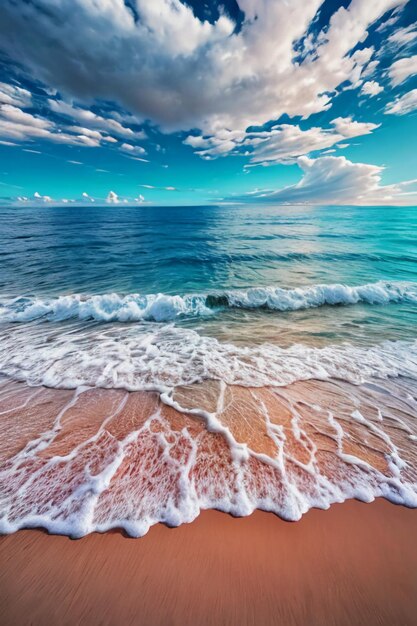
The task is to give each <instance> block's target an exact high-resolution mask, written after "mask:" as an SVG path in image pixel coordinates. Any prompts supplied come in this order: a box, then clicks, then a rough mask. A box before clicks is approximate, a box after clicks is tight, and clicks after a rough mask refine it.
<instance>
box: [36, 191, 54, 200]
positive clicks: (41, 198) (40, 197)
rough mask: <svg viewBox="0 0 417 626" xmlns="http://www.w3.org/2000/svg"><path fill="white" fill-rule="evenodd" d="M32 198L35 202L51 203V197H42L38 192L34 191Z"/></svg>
mask: <svg viewBox="0 0 417 626" xmlns="http://www.w3.org/2000/svg"><path fill="white" fill-rule="evenodd" d="M33 197H34V198H35V200H36V201H40V202H53V200H52V198H51V196H42V195H41V194H40V193H39V192H38V191H35V193H34V194H33Z"/></svg>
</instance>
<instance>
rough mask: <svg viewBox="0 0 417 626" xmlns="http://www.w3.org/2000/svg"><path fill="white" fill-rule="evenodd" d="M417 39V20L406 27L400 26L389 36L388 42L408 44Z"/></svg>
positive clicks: (399, 44)
mask: <svg viewBox="0 0 417 626" xmlns="http://www.w3.org/2000/svg"><path fill="white" fill-rule="evenodd" d="M416 39H417V22H414V24H410V25H409V26H405V27H404V28H398V29H397V30H396V31H395V32H393V33H392V34H391V35H390V36H389V37H388V43H390V44H394V45H397V46H408V45H409V44H411V43H413V42H414V41H415V40H416Z"/></svg>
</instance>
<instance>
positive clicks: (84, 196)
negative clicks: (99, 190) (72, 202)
mask: <svg viewBox="0 0 417 626" xmlns="http://www.w3.org/2000/svg"><path fill="white" fill-rule="evenodd" d="M81 195H82V197H83V198H84V200H89V201H90V202H95V200H94V198H92V197H91V196H90V195H88V193H87V192H86V191H83V193H82V194H81Z"/></svg>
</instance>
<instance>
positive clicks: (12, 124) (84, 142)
mask: <svg viewBox="0 0 417 626" xmlns="http://www.w3.org/2000/svg"><path fill="white" fill-rule="evenodd" d="M66 131H67V132H62V131H61V129H60V128H59V127H58V126H57V125H56V124H55V123H54V122H52V121H51V120H49V119H46V118H44V117H41V116H39V115H33V114H32V113H28V112H26V111H23V110H22V109H20V108H18V107H16V106H13V105H11V104H3V105H1V107H0V137H7V138H10V139H14V140H15V141H33V140H39V139H41V140H47V141H52V142H54V143H62V144H68V145H76V146H85V147H97V146H99V145H100V143H101V140H102V139H103V138H102V137H101V136H100V134H98V135H97V136H93V135H91V134H89V136H87V135H86V134H83V132H82V131H83V129H82V128H77V127H73V128H67V129H66ZM72 131H73V132H74V134H72Z"/></svg>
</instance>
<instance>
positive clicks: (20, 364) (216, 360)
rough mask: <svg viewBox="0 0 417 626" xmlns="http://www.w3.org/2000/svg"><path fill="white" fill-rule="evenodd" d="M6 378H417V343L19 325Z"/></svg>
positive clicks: (241, 381)
mask: <svg viewBox="0 0 417 626" xmlns="http://www.w3.org/2000/svg"><path fill="white" fill-rule="evenodd" d="M0 373H3V374H6V375H8V376H11V377H12V378H15V379H18V380H24V381H26V382H28V383H29V384H30V385H45V386H47V387H58V388H76V387H79V386H83V385H86V386H97V387H106V388H124V389H127V390H131V391H135V390H146V389H154V390H156V391H163V390H164V389H167V388H168V389H172V388H174V387H176V386H179V385H190V384H193V383H196V382H202V381H204V380H222V381H224V382H225V383H226V384H230V385H241V386H245V387H262V386H268V385H269V386H281V385H287V384H290V383H293V382H295V381H298V380H308V379H322V380H326V379H329V378H339V379H344V380H347V381H350V382H353V383H361V382H364V381H367V380H369V379H371V378H389V377H396V376H407V377H409V378H413V379H416V380H417V341H385V342H383V343H381V344H379V345H374V346H369V347H363V346H355V345H352V344H347V343H345V344H339V345H337V344H335V345H328V346H325V347H322V348H318V347H309V346H306V345H303V344H295V345H293V346H291V347H289V348H281V347H279V346H277V345H274V344H269V343H264V344H262V345H258V346H246V347H243V346H236V345H233V344H232V343H223V342H220V341H218V340H217V339H215V338H213V337H207V336H202V335H200V334H199V333H198V332H196V331H194V330H192V329H189V328H184V327H181V326H176V325H174V324H165V325H160V324H147V325H133V326H130V327H127V328H126V329H124V332H123V333H121V332H120V329H118V328H114V327H112V326H102V325H100V326H92V327H89V328H86V327H85V326H83V327H82V328H74V327H71V328H70V329H69V330H68V331H64V332H62V329H61V330H60V332H58V333H53V335H51V336H48V337H46V336H45V333H44V327H40V326H35V327H30V326H27V325H18V326H15V327H14V328H12V329H11V330H10V332H8V333H7V334H6V333H3V337H2V338H1V341H0Z"/></svg>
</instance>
